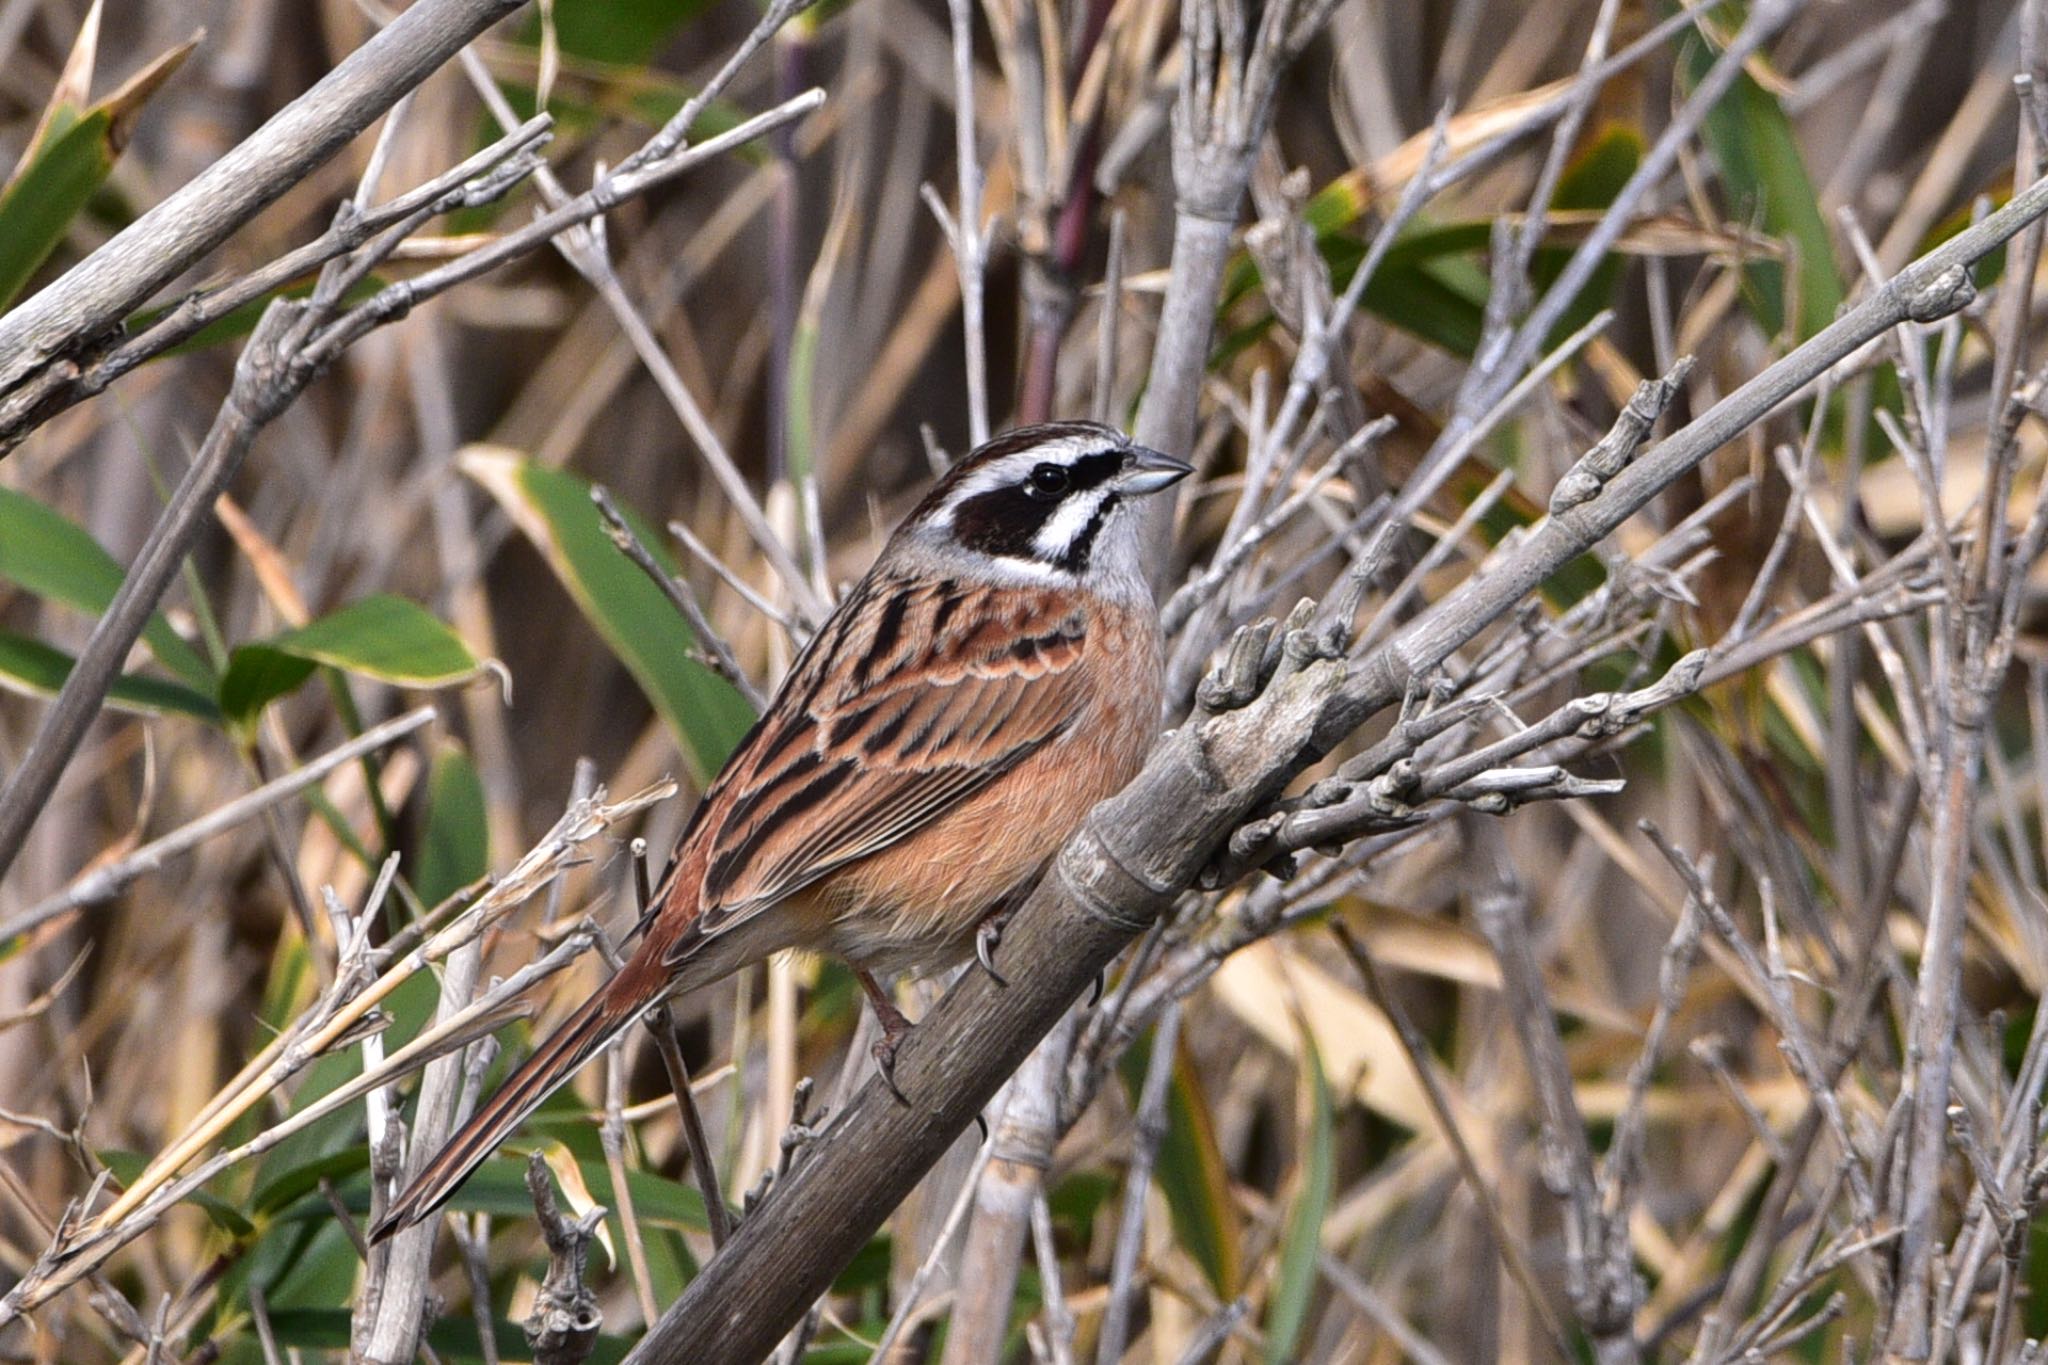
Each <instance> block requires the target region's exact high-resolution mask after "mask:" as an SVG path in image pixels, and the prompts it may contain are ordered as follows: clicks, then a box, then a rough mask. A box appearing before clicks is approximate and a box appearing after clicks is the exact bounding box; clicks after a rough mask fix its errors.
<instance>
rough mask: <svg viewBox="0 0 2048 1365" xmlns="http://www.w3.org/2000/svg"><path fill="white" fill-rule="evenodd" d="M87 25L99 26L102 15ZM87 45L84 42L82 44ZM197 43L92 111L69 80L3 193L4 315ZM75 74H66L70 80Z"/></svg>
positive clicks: (0, 281)
mask: <svg viewBox="0 0 2048 1365" xmlns="http://www.w3.org/2000/svg"><path fill="white" fill-rule="evenodd" d="M89 27H90V29H92V30H96V29H97V27H98V24H97V10H95V11H94V19H93V21H91V23H90V25H89ZM87 41H88V39H86V38H85V37H83V36H82V37H81V43H84V42H87ZM198 41H199V40H198V39H197V38H193V39H192V40H190V41H188V42H184V43H180V44H179V45H178V46H177V47H174V48H172V49H171V50H170V51H169V52H166V53H164V54H163V55H162V56H160V57H158V58H157V59H156V60H155V61H153V62H151V63H150V64H149V65H148V66H145V67H144V68H143V69H142V70H141V71H139V72H137V73H136V74H135V75H133V76H131V77H130V78H129V79H128V81H127V83H126V84H124V85H123V86H122V87H121V88H120V89H119V90H116V91H115V92H114V93H113V94H111V95H109V96H107V97H106V98H105V99H103V100H101V101H100V102H99V103H97V104H95V105H93V106H91V107H90V108H80V107H79V105H78V104H77V103H75V102H74V101H73V100H72V98H71V96H72V92H73V90H74V89H77V88H82V85H83V82H82V81H73V80H67V81H66V82H65V83H64V84H63V86H62V87H61V88H60V92H59V94H58V96H57V98H56V99H55V100H54V101H53V103H52V104H51V106H50V108H49V109H47V110H46V111H45V112H44V115H43V122H42V126H41V127H40V128H39V129H38V131H37V136H36V138H35V140H34V141H33V142H32V143H31V144H30V146H29V149H28V151H27V152H26V153H24V154H23V156H22V159H21V162H20V164H19V165H17V166H16V167H15V170H14V174H13V176H12V177H11V178H10V179H9V180H8V183H7V186H6V188H5V189H0V311H4V310H5V309H6V308H7V306H8V305H9V304H11V303H13V302H14V300H15V298H16V296H18V295H19V294H20V293H21V291H22V288H23V287H24V286H26V285H27V284H28V282H29V279H30V278H31V277H32V276H33V275H34V274H35V272H36V269H37V268H38V267H39V266H41V265H42V263H43V262H44V261H45V260H47V259H48V258H49V255H50V253H51V252H52V251H55V250H56V249H57V245H58V243H60V242H62V241H63V240H64V235H65V234H66V233H67V232H69V231H70V230H71V223H72V220H73V219H75V218H76V217H77V216H78V215H79V213H81V212H82V211H83V210H84V208H85V206H86V204H87V202H88V201H89V200H90V199H91V198H92V197H93V195H94V194H95V193H97V192H98V190H99V188H100V186H101V185H103V184H105V183H106V179H107V175H108V173H109V172H110V171H112V170H113V169H114V163H115V161H117V160H119V159H120V156H121V150H122V148H124V147H126V146H127V145H128V137H129V134H130V133H132V132H133V131H134V127H135V120H136V118H137V117H138V116H139V115H140V114H141V112H142V107H143V106H144V105H145V104H147V103H148V102H149V98H150V97H151V96H152V95H154V94H155V93H156V92H157V91H158V90H159V89H161V88H162V86H163V83H164V82H165V81H167V80H169V79H170V78H171V74H172V73H173V72H175V71H176V70H177V69H178V68H179V67H180V66H181V65H183V64H184V61H185V58H186V57H188V56H190V55H191V53H192V49H193V48H194V47H196V46H197V45H198ZM74 55H78V54H74ZM74 65H75V64H74ZM74 74H77V73H75V72H74V70H73V69H72V68H67V72H66V75H67V77H69V76H73V75H74ZM82 74H83V76H84V78H85V79H88V80H89V79H90V75H91V56H90V53H89V52H87V53H86V54H84V62H83V72H82Z"/></svg>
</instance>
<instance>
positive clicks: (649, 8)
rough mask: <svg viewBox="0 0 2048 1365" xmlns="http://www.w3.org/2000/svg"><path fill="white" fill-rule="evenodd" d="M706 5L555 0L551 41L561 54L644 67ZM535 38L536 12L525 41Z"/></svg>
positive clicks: (703, 0)
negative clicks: (557, 45)
mask: <svg viewBox="0 0 2048 1365" xmlns="http://www.w3.org/2000/svg"><path fill="white" fill-rule="evenodd" d="M707 7H708V0H555V16H554V17H555V39H556V41H557V42H559V43H560V44H561V45H562V55H563V56H564V57H581V58H583V59H585V60H587V61H595V62H606V63H609V64H611V65H614V66H626V67H638V66H643V65H645V64H646V63H647V61H648V60H649V59H650V58H652V57H654V56H655V55H656V54H657V53H659V52H660V51H661V49H662V48H664V47H666V46H667V45H668V43H669V41H670V40H671V39H672V38H674V37H675V35H676V34H677V32H679V31H680V30H681V29H682V27H683V25H685V24H687V23H689V22H690V20H692V19H694V18H696V17H697V16H698V15H699V14H702V13H703V12H704V10H705V9H706V8H707ZM539 40H540V20H539V17H538V16H535V18H534V21H533V23H532V24H531V25H530V26H529V28H528V33H527V38H526V41H527V42H528V43H529V44H533V43H537V42H539Z"/></svg>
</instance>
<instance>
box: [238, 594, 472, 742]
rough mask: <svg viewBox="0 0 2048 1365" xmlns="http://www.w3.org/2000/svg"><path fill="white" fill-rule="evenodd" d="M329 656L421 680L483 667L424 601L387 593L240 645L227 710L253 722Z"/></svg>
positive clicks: (399, 678)
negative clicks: (294, 627) (307, 623)
mask: <svg viewBox="0 0 2048 1365" xmlns="http://www.w3.org/2000/svg"><path fill="white" fill-rule="evenodd" d="M322 664H325V665H327V666H329V667H331V668H338V669H341V670H342V671H343V672H345V673H353V674H356V675H358V676H360V677H365V678H375V679H377V680H379V681H381V682H388V683H395V684H397V685H398V686H401V687H418V688H435V687H447V686H450V685H452V684H455V683H459V682H464V681H467V680H468V679H470V678H473V677H475V676H476V675H477V673H478V672H479V671H481V669H482V668H483V665H482V664H481V663H479V662H478V661H477V657H476V656H475V655H474V654H472V653H470V652H469V646H467V645H465V644H463V643H462V638H461V637H460V636H458V635H457V634H456V633H455V632H454V631H452V630H450V629H449V628H448V627H447V626H445V625H443V624H442V623H441V622H440V621H437V620H435V619H434V617H433V616H432V615H430V614H429V613H428V612H427V611H426V609H425V608H423V607H421V606H419V605H418V604H417V603H414V602H408V601H406V600H405V599H404V598H402V597H392V596H389V595H388V594H382V593H380V594H378V595H377V596H375V597H366V598H364V599H363V600H362V601H360V602H356V603H353V604H352V605H350V606H346V607H343V608H342V609H341V610H340V611H337V612H335V613H333V614H332V615H330V616H323V617H321V618H320V619H319V620H317V621H314V622H312V623H311V624H309V625H305V626H301V627H299V628H298V629H297V630H288V631H286V632H284V633H283V634H282V635H276V636H273V637H271V638H270V639H268V640H265V641H261V642H260V643H257V644H249V645H242V646H240V647H238V648H237V649H236V650H235V652H234V653H233V654H232V655H230V656H229V658H228V670H227V673H226V674H225V675H224V676H223V677H222V678H221V681H220V705H221V710H222V711H224V712H226V713H227V715H228V717H229V718H230V719H232V720H233V721H234V722H235V723H236V724H238V725H247V724H249V723H251V722H253V721H254V720H255V718H256V716H257V714H258V713H259V712H261V711H262V710H263V708H264V707H265V706H268V705H269V704H270V703H271V702H273V701H276V700H277V699H278V698H279V697H282V696H284V695H286V694H287V693H289V692H291V691H292V690H294V689H295V688H297V687H298V686H299V684H301V683H303V682H304V681H305V680H306V679H307V678H308V677H310V676H312V673H313V670H314V668H315V667H317V666H319V665H322Z"/></svg>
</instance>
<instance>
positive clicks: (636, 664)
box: [462, 448, 754, 784]
mask: <svg viewBox="0 0 2048 1365" xmlns="http://www.w3.org/2000/svg"><path fill="white" fill-rule="evenodd" d="M462 468H463V471H464V472H465V473H467V474H468V475H469V476H470V477H471V478H472V479H475V480H476V481H477V483H478V484H480V485H481V486H482V487H483V488H484V490H485V491H486V492H488V493H489V494H490V495H491V496H492V497H493V498H496V499H497V501H498V505H499V506H501V507H503V508H504V509H505V512H506V514H507V515H509V516H510V517H511V518H512V521H513V524H514V525H516V526H518V527H519V529H520V530H521V531H523V532H525V533H526V536H527V538H528V539H529V540H531V541H532V542H533V543H534V545H535V547H536V548H538V549H539V550H540V552H541V555H542V556H543V557H544V558H545V559H546V560H547V562H548V567H549V568H551V569H553V570H554V571H555V576H556V577H557V578H559V579H560V580H561V581H562V586H563V587H565V588H567V589H568V590H569V595H570V597H572V598H573V599H574V600H575V602H576V605H577V607H578V608H580V609H581V611H582V612H583V615H584V617H585V619H587V620H588V621H589V622H590V624H591V625H592V626H593V627H595V628H596V630H597V633H598V634H599V635H601V636H603V637H604V640H605V643H606V644H608V645H610V646H611V648H612V652H613V653H614V654H616V655H617V656H618V658H619V661H620V662H621V663H623V664H624V665H625V666H626V670H627V671H628V672H629V673H631V674H632V675H633V678H634V680H635V681H637V682H638V683H639V684H640V689H641V691H643V692H644V693H646V695H647V699H648V700H649V701H650V702H652V703H653V705H654V708H655V710H656V711H657V712H659V713H660V715H661V717H662V719H663V720H664V721H666V722H667V723H668V727H669V730H670V732H671V733H673V734H674V735H675V737H676V741H677V743H678V744H679V745H680V746H681V749H682V754H683V760H684V764H685V766H686V767H687V768H688V769H689V772H690V776H691V778H692V780H694V781H696V782H698V783H699V784H702V783H704V782H707V781H709V780H710V779H711V777H712V775H713V774H715V773H716V772H717V771H718V769H719V767H720V766H721V765H722V764H723V763H724V762H725V758H726V755H727V754H729V753H731V752H732V750H733V746H734V745H736V744H738V743H739V741H740V737H741V736H742V735H744V734H745V733H746V730H747V727H748V726H749V725H750V724H752V723H753V718H754V717H753V711H752V708H750V707H749V706H748V705H747V701H746V698H744V697H742V696H741V695H740V694H739V693H738V692H737V691H736V690H734V688H733V687H732V685H731V684H730V683H728V682H726V681H725V680H724V679H723V678H720V677H719V676H718V675H717V674H715V673H713V672H712V671H711V670H710V669H708V668H706V667H704V665H702V664H700V663H698V662H697V661H696V660H695V659H693V658H692V657H690V651H691V647H692V645H693V643H694V638H693V637H692V635H691V634H690V629H689V627H688V625H686V624H685V623H684V622H683V620H682V619H681V618H680V617H679V616H678V615H677V614H676V610H675V608H674V607H673V606H671V605H670V604H669V601H668V599H667V598H666V597H665V596H663V595H662V592H661V590H660V589H659V588H657V587H655V586H654V584H652V583H650V582H648V581H647V578H646V576H645V575H644V574H642V573H641V572H640V570H639V569H638V568H636V567H634V565H633V564H632V563H631V562H630V561H629V560H627V558H626V557H625V556H624V555H622V554H620V553H619V550H618V547H617V546H615V545H613V544H612V542H611V539H610V537H609V536H607V535H606V534H605V528H604V523H603V521H602V520H601V519H600V518H599V517H598V515H597V509H596V508H595V507H593V506H592V505H591V502H590V485H589V484H587V483H585V482H584V481H583V480H581V479H579V478H576V477H575V476H574V475H571V474H564V473H561V472H560V471H558V470H553V469H549V468H547V467H546V466H544V465H540V464H536V463H534V462H533V461H530V460H526V459H522V458H520V457H519V456H517V455H514V454H512V453H510V452H508V451H503V450H495V449H483V448H479V449H475V450H472V451H470V452H469V453H468V454H466V455H464V456H463V457H462ZM622 510H623V509H622ZM625 515H626V519H627V521H628V522H629V523H631V524H632V526H633V528H634V530H635V531H636V532H637V533H638V534H639V536H640V539H641V541H642V543H644V544H645V545H646V546H647V548H648V549H649V550H650V551H651V552H652V553H653V555H654V557H655V560H656V562H657V563H659V564H660V565H661V566H662V568H663V570H664V571H666V572H670V573H673V572H674V571H675V569H674V562H673V561H672V560H670V559H669V558H668V556H667V555H666V553H665V552H664V551H663V550H662V547H661V541H660V539H659V538H658V537H657V536H655V535H653V534H652V533H650V532H649V531H648V530H647V529H646V525H645V523H644V522H642V521H641V520H640V519H639V518H637V517H635V516H633V514H632V513H630V512H626V513H625Z"/></svg>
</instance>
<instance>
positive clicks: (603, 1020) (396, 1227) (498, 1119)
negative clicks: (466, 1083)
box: [370, 977, 642, 1242]
mask: <svg viewBox="0 0 2048 1365" xmlns="http://www.w3.org/2000/svg"><path fill="white" fill-rule="evenodd" d="M613 982H614V984H615V985H616V984H618V978H616V977H615V978H613ZM641 1013H642V1010H641V1008H640V1006H639V1004H638V1003H637V1002H632V1001H626V1002H622V1001H620V1000H619V999H618V998H617V995H616V994H615V992H613V991H612V990H601V991H599V992H598V993H597V994H596V995H593V996H592V997H591V998H590V999H589V1001H588V1002H586V1003H585V1004H584V1005H583V1006H582V1008H580V1009H578V1010H577V1011H576V1012H575V1013H574V1014H572V1015H570V1016H569V1018H568V1019H567V1021H565V1022H564V1023H563V1024H562V1026H561V1027H560V1028H558V1029H556V1030H555V1031H554V1032H553V1033H552V1034H550V1035H548V1040H547V1041H546V1042H544V1043H542V1044H541V1045H540V1046H539V1047H538V1048H536V1049H534V1052H533V1055H532V1056H530V1057H528V1058H527V1059H526V1060H525V1061H523V1062H521V1063H520V1064H519V1067H518V1069H517V1070H515V1071H514V1072H513V1073H512V1075H511V1077H510V1078H509V1079H507V1080H506V1082H505V1084H504V1085H503V1086H501V1087H500V1088H499V1090H498V1093H496V1094H495V1095H493V1096H491V1098H490V1099H489V1100H488V1101H486V1102H485V1103H484V1106H483V1107H482V1108H481V1109H478V1110H477V1111H476V1113H475V1114H474V1115H473V1116H472V1117H471V1118H470V1120H469V1122H467V1123H465V1124H463V1125H462V1127H461V1128H460V1129H458V1130H457V1131H456V1133H455V1136H453V1137H451V1138H449V1139H448V1142H447V1144H446V1145H444V1146H443V1147H442V1148H441V1150H440V1151H439V1152H437V1153H436V1154H435V1156H434V1159H433V1160H432V1161H430V1162H428V1163H427V1164H426V1166H424V1167H423V1168H422V1169H421V1170H420V1172H419V1174H418V1175H416V1176H414V1177H413V1179H412V1183H411V1184H410V1185H407V1186H406V1188H405V1192H404V1193H402V1194H400V1195H399V1196H398V1198H397V1199H396V1200H394V1201H392V1204H391V1207H390V1209H389V1210H387V1211H386V1212H385V1214H384V1217H383V1218H382V1219H380V1220H379V1221H378V1223H377V1226H375V1227H374V1228H372V1229H370V1240H371V1241H372V1242H381V1241H383V1240H384V1239H385V1238H386V1237H389V1236H390V1235H391V1234H392V1233H394V1232H398V1231H401V1230H402V1229H405V1228H408V1227H411V1226H412V1225H413V1224H414V1223H417V1222H419V1221H420V1220H421V1219H422V1218H425V1217H426V1216H427V1215H428V1214H430V1213H432V1212H433V1211H434V1210H435V1209H438V1208H440V1207H441V1205H443V1204H445V1203H447V1202H448V1199H449V1197H450V1196H452V1195H453V1194H454V1193H455V1191H456V1190H457V1189H459V1188H461V1185H462V1182H463V1181H465V1180H467V1179H469V1176H470V1172H472V1171H474V1170H475V1169H476V1168H477V1167H478V1166H480V1165H482V1164H483V1161H484V1158H485V1157H488V1156H489V1155H490V1154H491V1153H492V1152H494V1151H496V1150H497V1148H498V1144H500V1143H502V1142H503V1141H504V1140H505V1139H506V1138H508V1137H510V1136H512V1130H513V1129H515V1128H517V1127H518V1126H519V1125H520V1124H521V1123H524V1122H525V1121H526V1118H527V1116H528V1115H529V1114H531V1113H532V1112H533V1111H534V1110H536V1109H538V1108H540V1105H541V1101H542V1100H545V1099H546V1098H547V1097H548V1096H549V1095H552V1094H553V1093H554V1092H555V1091H556V1090H557V1089H558V1088H560V1086H561V1085H562V1083H563V1082H565V1081H567V1080H568V1079H569V1078H570V1077H571V1076H573V1075H575V1074H576V1070H577V1068H578V1067H580V1066H582V1065H583V1064H584V1063H585V1062H587V1061H589V1060H590V1058H591V1057H592V1056H593V1055H595V1054H596V1052H597V1050H598V1049H599V1048H601V1047H603V1046H604V1045H605V1044H606V1043H608V1042H610V1041H611V1040H612V1039H613V1038H614V1037H615V1036H617V1034H618V1033H619V1032H620V1030H622V1029H624V1028H626V1027H627V1026H628V1025H630V1024H631V1023H632V1022H633V1021H634V1020H635V1019H637V1018H639V1017H640V1014H641Z"/></svg>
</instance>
